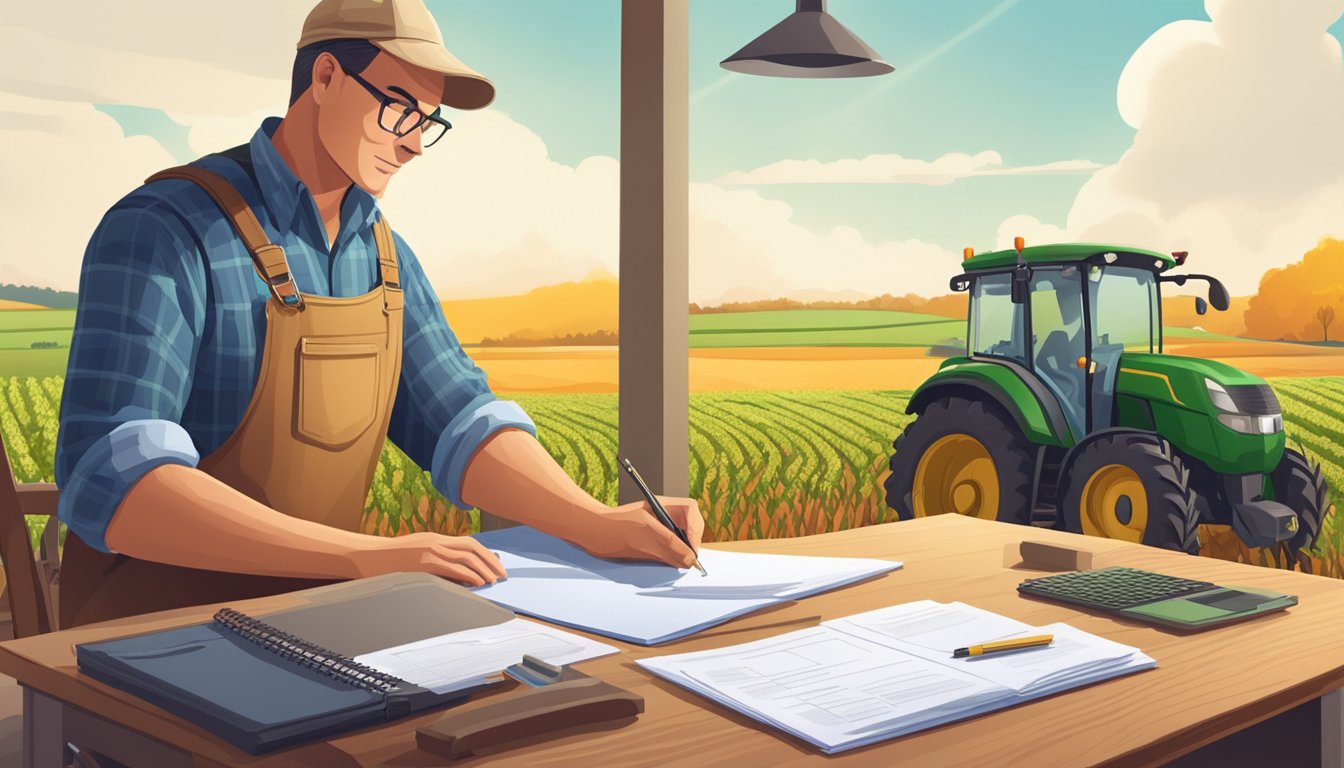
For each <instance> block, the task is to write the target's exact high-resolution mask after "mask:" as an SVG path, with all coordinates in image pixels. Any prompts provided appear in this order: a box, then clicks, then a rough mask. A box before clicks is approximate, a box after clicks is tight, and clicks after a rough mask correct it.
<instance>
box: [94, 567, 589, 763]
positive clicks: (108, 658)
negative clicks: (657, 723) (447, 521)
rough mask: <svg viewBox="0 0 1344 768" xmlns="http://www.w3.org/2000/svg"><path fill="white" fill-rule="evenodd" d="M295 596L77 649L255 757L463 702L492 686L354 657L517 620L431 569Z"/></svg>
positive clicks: (114, 678)
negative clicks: (415, 679)
mask: <svg viewBox="0 0 1344 768" xmlns="http://www.w3.org/2000/svg"><path fill="white" fill-rule="evenodd" d="M293 596H295V597H298V598H299V599H300V606H299V607H298V608H295V609H290V610H286V611H282V612H278V613H273V614H268V615H263V616H258V617H253V616H249V615H247V614H245V613H242V612H239V611H236V610H233V609H231V608H225V609H223V610H220V611H219V612H217V613H216V614H215V615H214V617H213V619H212V620H211V621H210V622H208V623H205V624H197V625H193V626H187V627H180V628H177V629H169V630H162V631H157V632H151V633H148V634H143V635H138V636H134V637H127V638H121V639H117V640H107V641H101V642H94V643H83V644H79V645H76V646H75V655H76V660H77V662H78V664H79V670H80V672H82V673H84V674H87V675H89V676H90V677H92V678H94V679H96V680H99V681H101V682H103V683H106V684H108V685H111V686H113V687H116V688H119V689H121V690H124V691H127V692H129V693H133V694H135V695H137V696H139V697H141V698H143V699H145V700H147V701H149V702H151V703H153V704H155V705H157V706H159V707H162V708H164V709H166V710H168V711H169V712H172V713H173V714H176V715H178V716H180V717H182V718H184V719H186V720H188V721H190V722H192V723H195V724H196V725H199V726H201V727H202V728H205V729H206V730H208V731H210V732H212V733H214V734H216V735H218V736H220V737H221V738H223V739H225V740H227V741H228V742H230V743H232V744H234V745H235V746H237V747H238V748H240V749H242V750H244V751H245V752H247V753H249V754H253V755H256V754H260V753H262V752H266V751H270V750H274V749H279V748H281V747H286V746H291V745H293V744H298V743H301V742H305V741H309V740H313V739H318V738H322V737H325V736H330V735H333V734H337V733H341V732H344V731H347V730H353V729H356V728H359V727H363V726H367V725H372V724H375V723H380V722H385V721H387V720H392V719H396V718H399V717H402V716H404V715H408V714H411V713H413V712H418V711H421V710H424V709H429V708H432V707H437V706H443V705H447V704H451V703H453V702H455V701H459V700H461V699H464V698H466V697H467V696H468V695H470V693H471V691H473V690H475V689H476V687H479V686H480V685H482V684H485V683H486V679H485V678H480V677H472V678H470V679H464V680H461V681H458V682H459V683H460V685H456V686H454V685H443V684H442V683H443V682H444V681H443V680H438V681H436V682H438V683H440V684H439V685H433V686H428V687H422V686H420V685H416V684H413V683H410V682H407V681H406V680H405V679H403V678H402V677H397V676H396V675H394V674H391V673H390V672H388V671H386V670H385V669H378V668H374V667H373V666H370V665H368V664H363V663H360V662H359V661H356V657H363V656H365V655H369V654H374V653H376V652H379V651H384V650H386V649H395V648H396V647H398V646H402V645H405V644H409V643H414V642H416V641H421V640H425V639H427V638H433V637H439V636H443V635H448V634H451V633H459V632H466V631H468V630H474V629H479V628H486V627H491V626H492V625H501V624H504V623H505V622H509V621H512V620H515V617H514V615H513V612H512V611H509V610H508V609H505V608H500V607H499V606H496V605H494V604H492V603H490V602H489V601H487V600H485V599H483V598H481V597H478V596H476V595H474V594H472V593H471V592H469V591H467V590H466V589H463V588H461V587H459V586H457V585H455V584H451V583H449V582H447V581H444V580H443V579H440V578H438V577H437V576H431V575H429V574H423V573H397V574H388V575H386V576H380V577H375V578H371V579H363V580H360V581H357V582H346V583H340V584H334V585H330V586H324V587H318V588H316V589H310V590H305V591H303V592H296V593H293ZM613 650H614V649H613ZM431 688H432V690H431Z"/></svg>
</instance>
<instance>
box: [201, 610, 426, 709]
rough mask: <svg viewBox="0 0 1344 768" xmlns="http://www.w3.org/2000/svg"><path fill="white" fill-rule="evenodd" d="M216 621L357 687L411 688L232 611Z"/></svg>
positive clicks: (376, 689) (217, 616)
mask: <svg viewBox="0 0 1344 768" xmlns="http://www.w3.org/2000/svg"><path fill="white" fill-rule="evenodd" d="M214 620H215V621H217V622H219V623H220V624H222V625H224V626H225V627H227V628H228V629H231V630H233V631H234V632H237V633H238V634H239V635H242V636H243V637H245V638H247V639H248V640H251V641H252V642H254V643H256V644H258V645H260V646H262V647H263V648H265V649H267V650H269V651H272V652H274V653H277V654H279V655H281V656H284V657H285V658H288V659H292V660H293V661H295V662H296V663H298V664H300V665H301V666H305V667H308V668H309V669H312V670H315V671H317V672H319V673H321V674H323V675H326V676H328V677H331V678H334V679H336V680H340V681H341V682H343V683H347V684H349V685H352V686H355V687H356V688H363V689H365V690H368V691H373V692H375V693H384V694H386V693H389V692H391V691H393V690H396V689H399V688H402V689H404V688H407V687H408V686H409V684H408V683H407V682H406V681H405V680H402V679H401V678H399V677H394V676H392V675H389V674H387V673H386V672H380V671H378V670H376V669H374V668H373V667H369V666H366V665H364V664H360V663H359V662H357V661H355V660H353V659H351V658H349V657H347V656H342V655H341V654H339V653H336V652H335V651H329V650H327V649H326V648H323V647H322V646H320V645H315V644H313V643H310V642H308V641H307V640H304V639H303V638H300V637H295V636H294V635H291V634H289V633H288V632H282V631H281V630H278V629H276V628H275V627H273V626H271V625H270V624H267V623H266V622H264V621H261V620H259V619H254V618H252V617H251V616H248V615H247V614H245V613H242V612H240V611H235V610H233V609H232V608H223V609H220V610H219V611H217V612H216V613H215V615H214Z"/></svg>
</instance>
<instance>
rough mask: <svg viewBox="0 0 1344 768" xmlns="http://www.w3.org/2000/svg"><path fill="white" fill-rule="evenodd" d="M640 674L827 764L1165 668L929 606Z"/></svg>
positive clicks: (962, 610) (1063, 636) (971, 611)
mask: <svg viewBox="0 0 1344 768" xmlns="http://www.w3.org/2000/svg"><path fill="white" fill-rule="evenodd" d="M1034 634H1053V635H1054V636H1055V640H1054V643H1053V644H1052V645H1050V646H1047V647H1041V648H1033V649H1029V650H1022V651H1013V652H1002V653H996V654H989V655H985V656H977V657H972V658H965V659H954V658H952V652H953V651H954V650H955V649H957V648H962V647H966V646H970V645H976V644H979V643H984V642H989V641H993V640H1002V639H1006V638H1010V637H1020V636H1025V635H1034ZM637 663H638V664H639V665H640V666H642V667H644V668H645V669H648V670H650V671H652V672H654V673H655V674H658V675H660V676H662V677H665V678H667V679H668V680H671V681H673V682H676V683H679V684H680V685H683V686H685V687H687V688H689V689H691V690H692V691H695V692H696V693H699V694H701V695H702V696H706V697H708V698H711V699H713V700H715V701H717V702H719V703H721V704H724V705H726V706H729V707H732V708H733V709H735V710H737V711H739V712H742V713H744V714H747V715H750V716H751V717H754V718H756V719H757V720H760V721H762V722H765V723H769V724H770V725H773V726H775V727H777V728H780V729H782V730H785V731H788V732H789V733H791V734H793V735H795V736H797V737H799V738H802V739H805V740H807V741H809V742H811V743H813V744H815V745H817V746H818V747H820V748H821V749H822V750H823V751H825V752H826V753H828V754H829V753H834V752H840V751H843V750H846V749H853V748H854V747H860V746H864V745H866V744H872V743H873V742H877V741H881V740H883V739H889V738H892V737H895V736H900V735H903V734H907V733H911V732H913V731H918V730H921V729H923V728H928V727H931V726H934V725H940V724H942V723H946V722H949V721H952V720H960V719H962V718H965V717H971V716H973V715H977V714H980V713H983V712H988V711H990V710H995V709H1000V708H1003V707H1007V706H1012V705H1013V704H1017V703H1019V702H1023V701H1027V700H1029V699H1034V698H1038V697H1040V696H1045V695H1048V694H1051V693H1055V692H1057V691H1062V690H1066V689H1069V688H1074V687H1077V686H1080V685H1087V684H1088V683H1092V682H1096V681H1098V680H1104V679H1106V678H1110V677H1115V676H1117V675H1122V674H1126V673H1128V672H1132V671H1135V670H1140V669H1150V668H1152V667H1155V666H1157V662H1155V661H1154V660H1153V659H1152V658H1150V657H1149V656H1146V655H1145V654H1143V653H1142V652H1140V651H1139V650H1138V649H1137V648H1132V647H1130V646H1126V645H1121V644H1120V643H1116V642H1113V641H1110V640H1106V639H1104V638H1101V637H1097V636H1096V635H1092V634H1089V633H1087V632H1083V631H1081V630H1078V629H1075V628H1073V627H1070V626H1069V625H1067V624H1051V625H1049V626H1047V627H1031V626H1028V625H1026V624H1023V623H1022V622H1019V621H1015V620H1013V619H1009V618H1007V617H1004V616H999V615H998V614H995V613H991V612H989V611H984V610H981V609H979V608H975V607H973V606H969V605H966V604H964V603H947V604H944V603H936V602H933V601H931V600H921V601H917V602H912V603H905V604H903V605H896V606H891V607H888V608H881V609H878V610H875V611H869V612H867V613H861V614H857V615H854V616H849V617H846V618H843V619H836V620H832V621H826V622H823V623H822V624H821V626H818V627H812V628H809V629H804V630H800V631H797V632H790V633H787V634H783V635H779V636H776V637H771V638H767V639H764V640H758V641H755V642H751V643H744V644H741V645H735V646H731V647H728V648H720V649H716V650H710V651H701V652H696V653H682V654H675V655H669V656H656V657H652V658H648V659H641V660H639V661H638V662H637Z"/></svg>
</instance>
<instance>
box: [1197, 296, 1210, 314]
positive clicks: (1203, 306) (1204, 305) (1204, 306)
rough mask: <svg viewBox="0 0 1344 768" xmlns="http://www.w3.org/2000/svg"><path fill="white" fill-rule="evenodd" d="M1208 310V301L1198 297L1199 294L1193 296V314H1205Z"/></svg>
mask: <svg viewBox="0 0 1344 768" xmlns="http://www.w3.org/2000/svg"><path fill="white" fill-rule="evenodd" d="M1208 312H1209V302H1207V301H1205V300H1204V299H1202V298H1200V297H1199V296H1196V297H1195V314H1196V315H1205V314H1208Z"/></svg>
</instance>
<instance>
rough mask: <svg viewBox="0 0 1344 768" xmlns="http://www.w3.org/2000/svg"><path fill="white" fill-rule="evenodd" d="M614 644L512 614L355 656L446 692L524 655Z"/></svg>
mask: <svg viewBox="0 0 1344 768" xmlns="http://www.w3.org/2000/svg"><path fill="white" fill-rule="evenodd" d="M616 650H617V649H616V647H615V646H612V645H607V644H606V643H599V642H597V641H595V640H589V639H588V638H586V637H583V636H581V635H576V634H574V633H573V632H565V631H563V630H559V629H555V628H554V627H548V626H546V625H544V624H538V623H537V622H535V621H528V620H526V619H513V620H511V621H506V622H503V623H501V624H492V625H490V626H488V627H479V628H476V629H469V630H464V631H462V632H454V633H452V634H449V635H440V636H439V637H431V638H427V639H425V640H417V641H415V642H413V643H407V644H405V645H398V646H396V647H393V648H385V649H383V650H381V651H375V652H373V653H366V654H364V655H362V656H357V657H355V661H357V662H359V663H361V664H366V665H368V666H370V667H373V668H374V669H378V670H382V671H383V672H387V673H389V674H393V675H396V676H397V677H399V678H401V679H402V680H405V681H406V682H408V683H414V684H416V685H419V686H420V687H422V688H428V689H430V690H432V691H434V692H435V693H446V692H448V691H453V690H459V689H462V688H470V687H472V686H476V685H480V684H482V683H485V682H487V681H488V680H489V679H491V678H497V677H498V675H499V674H500V673H501V672H502V671H503V670H504V668H505V667H507V666H509V665H511V664H517V663H518V662H520V661H522V660H523V655H524V654H527V655H531V656H536V657H537V658H539V659H542V660H543V661H547V662H549V663H551V664H556V665H564V664H573V663H574V662H576V661H583V660H585V659H594V658H597V657H598V656H606V655H607V654H610V653H616Z"/></svg>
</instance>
